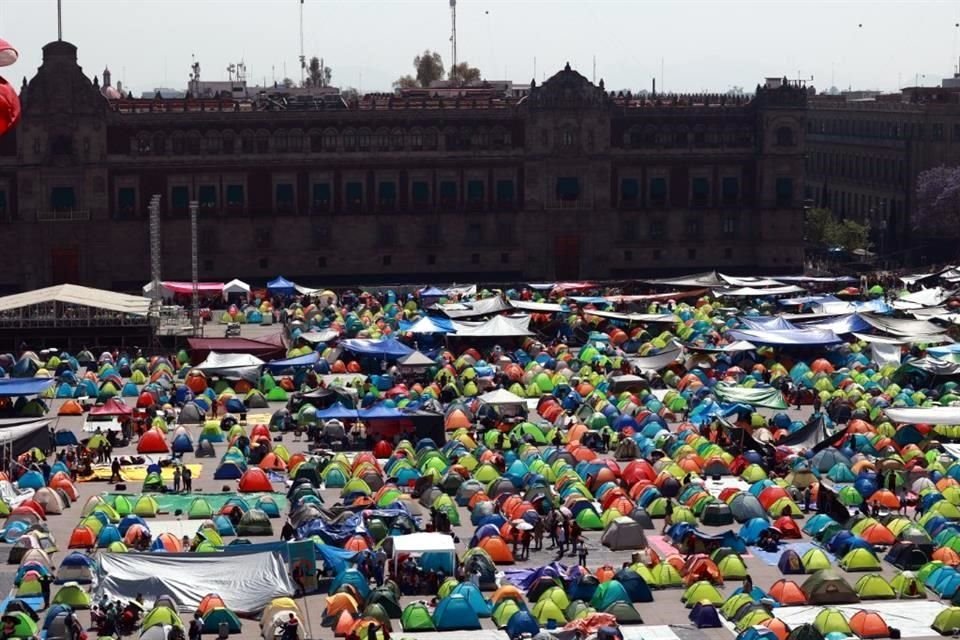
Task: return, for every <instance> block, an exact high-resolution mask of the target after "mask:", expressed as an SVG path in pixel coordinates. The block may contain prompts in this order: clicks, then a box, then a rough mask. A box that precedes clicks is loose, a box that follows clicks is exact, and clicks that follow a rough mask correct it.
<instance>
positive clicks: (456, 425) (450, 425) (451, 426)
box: [443, 409, 471, 431]
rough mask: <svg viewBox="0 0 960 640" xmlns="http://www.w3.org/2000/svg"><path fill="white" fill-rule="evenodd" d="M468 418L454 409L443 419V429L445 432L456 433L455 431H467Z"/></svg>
mask: <svg viewBox="0 0 960 640" xmlns="http://www.w3.org/2000/svg"><path fill="white" fill-rule="evenodd" d="M470 424H471V423H470V418H468V417H467V414H466V413H464V412H463V410H461V409H454V410H453V411H451V412H450V413H448V414H447V417H446V418H444V419H443V427H444V429H446V430H447V431H456V430H457V429H469V428H470Z"/></svg>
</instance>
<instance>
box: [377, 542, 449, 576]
mask: <svg viewBox="0 0 960 640" xmlns="http://www.w3.org/2000/svg"><path fill="white" fill-rule="evenodd" d="M391 540H392V547H393V562H394V571H396V562H397V558H398V556H400V555H403V554H413V555H423V554H425V553H436V554H442V555H446V556H449V558H450V572H451V573H452V572H453V568H454V567H455V566H456V564H457V549H456V545H454V542H453V538H451V537H450V536H448V535H447V534H445V533H411V534H408V535H405V536H393V537H392V538H391Z"/></svg>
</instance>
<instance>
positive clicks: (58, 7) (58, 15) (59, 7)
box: [57, 0, 63, 40]
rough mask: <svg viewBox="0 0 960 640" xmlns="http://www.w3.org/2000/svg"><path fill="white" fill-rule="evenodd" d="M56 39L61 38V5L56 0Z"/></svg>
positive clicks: (58, 0)
mask: <svg viewBox="0 0 960 640" xmlns="http://www.w3.org/2000/svg"><path fill="white" fill-rule="evenodd" d="M57 40H63V6H62V5H61V0H57Z"/></svg>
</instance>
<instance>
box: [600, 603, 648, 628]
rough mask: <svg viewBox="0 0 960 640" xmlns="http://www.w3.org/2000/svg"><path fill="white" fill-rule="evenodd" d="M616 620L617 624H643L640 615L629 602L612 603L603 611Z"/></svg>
mask: <svg viewBox="0 0 960 640" xmlns="http://www.w3.org/2000/svg"><path fill="white" fill-rule="evenodd" d="M603 613H609V614H610V615H612V616H613V617H614V618H616V619H617V624H643V618H641V617H640V613H639V612H638V611H637V610H636V608H635V607H634V606H633V605H632V604H630V603H629V602H614V603H613V604H611V605H610V606H609V607H607V608H606V609H604V610H603Z"/></svg>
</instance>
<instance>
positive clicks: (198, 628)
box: [187, 611, 203, 640]
mask: <svg viewBox="0 0 960 640" xmlns="http://www.w3.org/2000/svg"><path fill="white" fill-rule="evenodd" d="M202 635H203V618H201V617H200V612H199V611H198V612H196V613H194V614H193V619H192V620H190V628H189V630H188V631H187V640H200V636H202Z"/></svg>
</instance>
